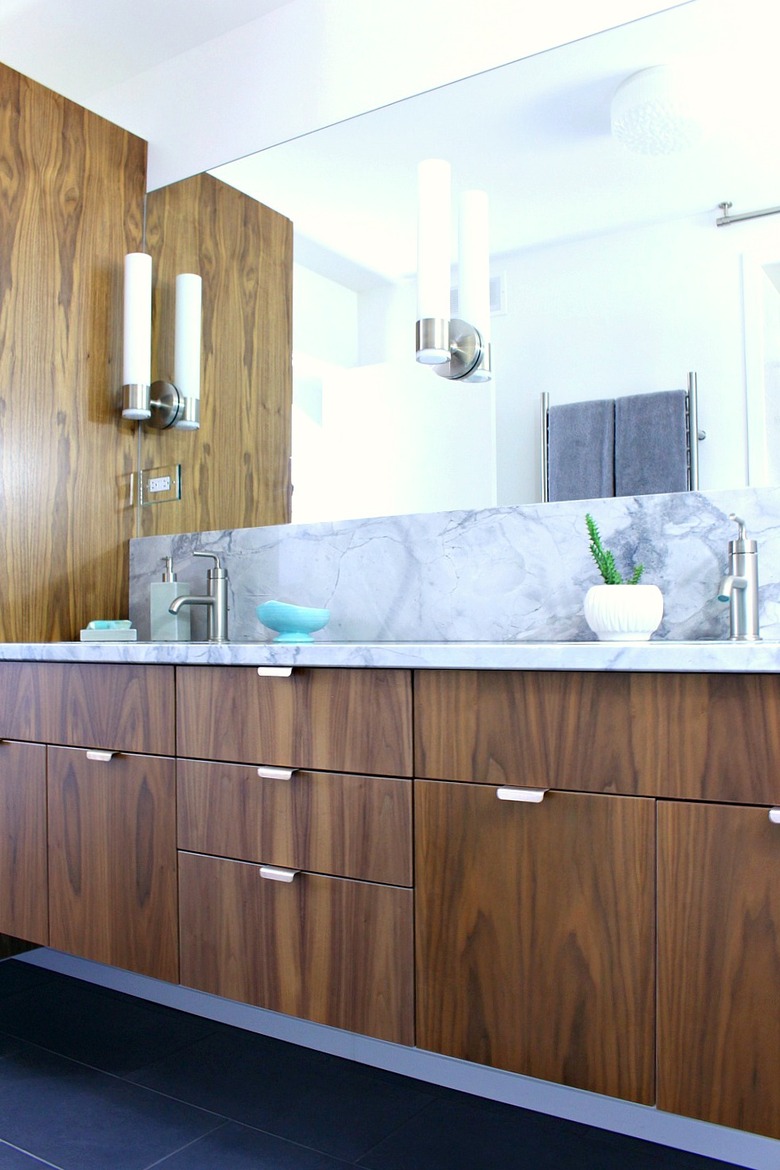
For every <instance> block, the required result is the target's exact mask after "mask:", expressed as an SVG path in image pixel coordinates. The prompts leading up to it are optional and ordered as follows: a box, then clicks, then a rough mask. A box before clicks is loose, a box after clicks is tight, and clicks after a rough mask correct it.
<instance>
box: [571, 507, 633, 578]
mask: <svg viewBox="0 0 780 1170" xmlns="http://www.w3.org/2000/svg"><path fill="white" fill-rule="evenodd" d="M585 523H586V525H587V528H588V536H589V537H590V551H591V555H592V557H593V559H594V561H595V562H596V565H597V566H598V570H599V572H600V573H601V576H602V577H603V578H604V584H605V585H636V584H637V583H638V582H639V579H640V577H641V576H642V574H643V573H644V571H645V567H644V565H637V566H636V568H635V569H634V571H633V573H632V574H631V576H630V577H629V578H628V579H627V580H626V579H625V578H624V577H623V576H622V575H621V574H620V573H619V572H618V569H617V566H616V565H615V558H614V556H613V555H612V553H611V552H610V551H609V549H606V548H604V545H603V544H602V543H601V534H600V533H599V530H598V527H597V526H596V521H595V520H594V519H593V517H592V516H591V514H590V512H587V513H586V515H585Z"/></svg>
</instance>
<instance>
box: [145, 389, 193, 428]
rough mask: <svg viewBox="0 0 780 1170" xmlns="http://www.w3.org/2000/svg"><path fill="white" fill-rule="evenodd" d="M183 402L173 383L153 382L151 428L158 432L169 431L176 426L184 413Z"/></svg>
mask: <svg viewBox="0 0 780 1170" xmlns="http://www.w3.org/2000/svg"><path fill="white" fill-rule="evenodd" d="M183 402H184V399H183V398H182V396H181V394H180V393H179V391H178V390H177V388H176V387H175V386H174V384H173V382H162V381H160V382H152V389H151V396H150V405H151V408H152V413H151V418H150V419H149V420H148V422H149V426H150V427H154V428H155V430H158V431H167V429H168V427H172V426H175V425H176V423H177V422H178V421H179V418H180V417H181V416H182V414H183V413H184V407H183Z"/></svg>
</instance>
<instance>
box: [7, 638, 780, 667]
mask: <svg viewBox="0 0 780 1170" xmlns="http://www.w3.org/2000/svg"><path fill="white" fill-rule="evenodd" d="M2 660H4V661H32V662H131V663H147V664H160V663H163V664H164V663H169V664H174V665H180V666H187V665H189V666H203V665H213V666H280V667H291V666H352V667H372V666H380V667H398V668H407V669H427V668H436V667H438V668H451V669H463V670H477V669H479V670H625V671H629V670H630V671H644V670H648V671H682V672H691V671H695V672H715V673H719V674H722V673H737V674H739V673H749V674H768V673H776V672H777V671H778V670H780V642H756V643H748V642H672V641H669V640H658V641H650V642H357V643H355V642H312V643H310V644H308V645H301V646H289V645H274V644H273V643H269V642H229V643H225V644H224V645H209V644H208V643H206V642H180V643H171V642H105V643H101V642H38V643H5V644H0V661H2Z"/></svg>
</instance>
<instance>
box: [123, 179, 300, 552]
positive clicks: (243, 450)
mask: <svg viewBox="0 0 780 1170" xmlns="http://www.w3.org/2000/svg"><path fill="white" fill-rule="evenodd" d="M146 238H147V250H148V251H149V252H150V253H151V255H152V258H153V261H154V282H155V291H154V340H153V352H154V354H155V355H156V360H155V361H154V362H153V366H152V377H153V378H158V377H159V378H167V379H169V380H172V379H173V345H174V328H173V322H174V304H175V298H174V286H175V280H176V275H177V273H179V272H195V273H199V274H200V275H201V276H202V277H203V341H202V362H201V428H200V430H199V431H174V430H168V431H162V432H160V431H155V430H150V429H148V428H145V429H144V430H143V435H142V451H141V467H142V468H152V467H162V466H167V465H169V464H172V463H180V464H181V465H182V498H181V500H180V501H179V502H177V503H163V504H160V505H155V506H153V507H147V508H142V509H141V514H142V515H141V535H143V536H152V535H162V534H164V533H171V532H198V531H208V530H213V529H225V528H242V527H255V526H259V525H265V524H284V523H288V522H289V519H290V488H289V482H290V480H289V476H290V472H289V466H290V425H291V423H290V418H291V405H292V362H291V352H292V224H291V223H290V221H289V220H288V219H285V218H284V216H281V215H279V214H278V213H277V212H275V211H272V210H270V208H267V207H264V206H263V205H262V204H261V203H258V202H257V201H256V200H255V199H252V198H250V197H249V196H247V195H243V194H241V193H240V192H239V191H236V190H235V189H234V188H233V187H229V186H227V185H226V184H224V183H222V182H220V181H219V180H217V179H214V178H212V177H211V176H210V175H206V174H204V175H197V176H195V177H194V178H191V179H185V180H183V181H182V182H180V183H174V184H172V185H171V186H169V187H163V188H161V189H160V190H159V191H153V192H151V193H150V194H149V195H148V196H147V211H146Z"/></svg>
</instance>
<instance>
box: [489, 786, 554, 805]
mask: <svg viewBox="0 0 780 1170" xmlns="http://www.w3.org/2000/svg"><path fill="white" fill-rule="evenodd" d="M547 791H548V790H547V789H546V788H497V789H496V796H497V797H498V799H499V800H519V801H522V803H523V804H541V802H542V801H543V800H544V797H545V793H546V792H547Z"/></svg>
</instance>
